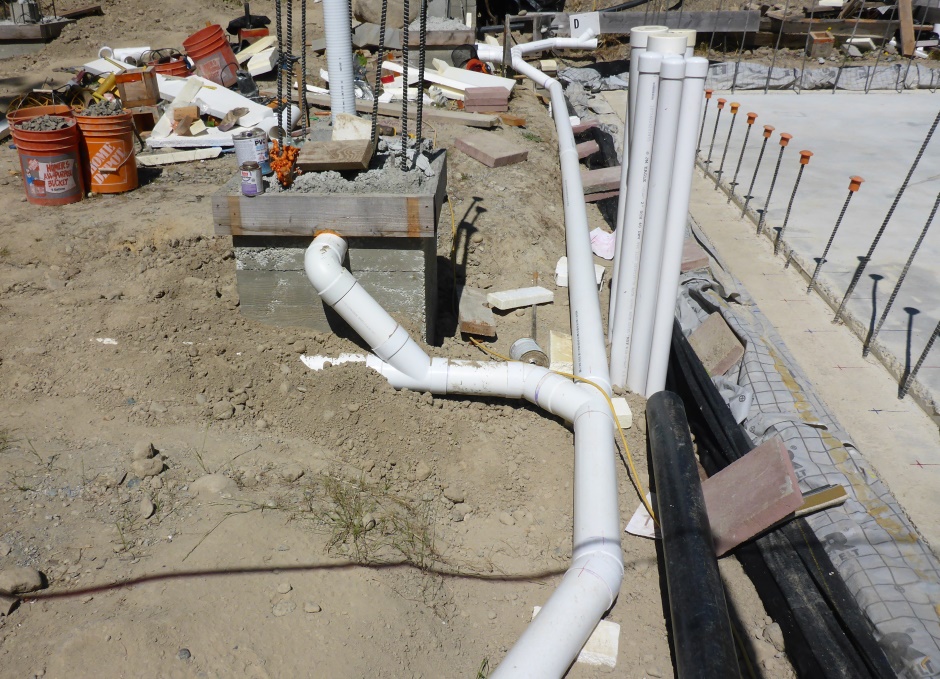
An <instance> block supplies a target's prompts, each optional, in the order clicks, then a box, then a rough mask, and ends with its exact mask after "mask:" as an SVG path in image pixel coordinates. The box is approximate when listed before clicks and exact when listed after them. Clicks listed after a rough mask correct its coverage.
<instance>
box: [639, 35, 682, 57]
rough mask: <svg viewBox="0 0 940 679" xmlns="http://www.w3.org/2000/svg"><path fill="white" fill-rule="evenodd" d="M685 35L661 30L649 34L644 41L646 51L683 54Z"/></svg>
mask: <svg viewBox="0 0 940 679" xmlns="http://www.w3.org/2000/svg"><path fill="white" fill-rule="evenodd" d="M686 42H687V41H686V37H685V36H684V35H675V32H674V31H663V32H662V33H655V34H653V35H651V36H649V40H648V41H647V43H646V51H647V52H659V53H660V54H678V55H683V54H685V43H686Z"/></svg>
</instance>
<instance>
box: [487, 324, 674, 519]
mask: <svg viewBox="0 0 940 679" xmlns="http://www.w3.org/2000/svg"><path fill="white" fill-rule="evenodd" d="M470 342H471V343H472V344H473V346H475V347H476V348H477V349H482V350H483V351H484V352H486V353H487V354H489V355H490V356H494V357H496V358H498V359H500V360H501V361H509V362H511V361H512V360H513V359H511V358H509V357H508V356H503V355H502V354H498V353H496V352H495V351H493V350H492V349H489V348H487V347H485V346H484V345H483V343H482V342H480V341H479V340H478V339H476V338H475V337H471V338H470ZM551 372H553V373H555V374H556V375H561V376H562V377H567V378H568V379H571V380H574V381H575V382H584V383H585V384H590V385H591V386H592V387H594V388H595V389H597V390H598V391H599V392H600V393H601V396H603V397H604V400H605V401H607V407H608V408H610V414H611V415H612V416H613V418H614V422H615V423H616V422H617V410H616V409H615V408H614V402H613V401H611V400H610V396H608V395H607V392H606V391H604V389H603V387H601V386H600V385H599V384H597V383H595V382H592V381H591V380H589V379H587V378H586V377H580V376H578V375H572V374H571V373H566V372H562V371H560V370H552V371H551ZM616 429H617V433H618V434H620V442H621V443H622V444H623V450H624V452H625V453H626V457H627V466H628V467H629V471H628V476H629V477H630V480H631V481H632V482H633V486H634V489H635V490H636V492H637V494H638V495H639V496H640V502H642V503H643V506H644V507H646V511H648V512H649V515H650V518H651V519H653V522H654V523H656V525H659V522H658V521H657V520H656V514H655V513H654V512H653V508H652V507H651V506H650V503H649V501H648V500H647V499H646V490H645V489H644V488H643V482H642V481H640V475H639V474H638V473H637V471H636V466H635V465H634V464H633V455H632V454H631V453H630V446H628V445H627V439H626V437H625V436H624V435H623V429H621V428H620V425H619V423H618V424H617V426H616Z"/></svg>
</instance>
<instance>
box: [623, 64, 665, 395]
mask: <svg viewBox="0 0 940 679" xmlns="http://www.w3.org/2000/svg"><path fill="white" fill-rule="evenodd" d="M639 62H640V63H639V67H640V70H639V76H638V78H637V88H636V89H637V104H636V111H635V113H636V120H635V121H634V126H633V140H632V143H631V145H630V170H629V173H628V176H627V199H626V204H625V208H624V221H623V225H622V226H621V227H618V231H619V230H622V231H623V238H622V240H621V243H620V249H619V250H618V251H617V253H616V254H617V259H618V261H619V262H620V276H619V278H618V280H617V281H616V286H617V287H616V288H614V289H612V290H611V292H610V299H611V304H612V305H616V306H615V308H614V314H613V316H614V317H613V321H612V323H611V332H610V379H611V383H612V384H614V385H616V386H618V387H622V386H625V385H626V383H627V357H628V356H629V354H630V336H631V333H632V332H633V303H634V293H635V292H636V278H637V272H638V271H639V268H640V248H641V245H642V242H643V221H644V219H645V217H646V189H647V185H648V183H649V172H650V161H651V159H652V154H653V131H654V129H655V126H656V103H657V101H658V99H659V69H660V68H661V67H662V63H663V57H662V55H661V54H655V53H652V52H644V53H643V54H641V55H640V58H639Z"/></svg>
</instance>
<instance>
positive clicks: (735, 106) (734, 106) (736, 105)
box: [731, 101, 741, 115]
mask: <svg viewBox="0 0 940 679" xmlns="http://www.w3.org/2000/svg"><path fill="white" fill-rule="evenodd" d="M739 108H741V104H739V103H738V102H736V101H732V102H731V115H737V114H738V109H739Z"/></svg>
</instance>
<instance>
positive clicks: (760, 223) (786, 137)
mask: <svg viewBox="0 0 940 679" xmlns="http://www.w3.org/2000/svg"><path fill="white" fill-rule="evenodd" d="M792 138H793V135H792V134H787V133H786V132H781V133H780V153H779V154H778V155H777V165H776V167H774V175H773V177H771V178H770V188H769V189H767V200H765V201H764V209H763V210H761V213H760V218H759V219H758V220H757V235H758V236H759V235H761V232H762V231H763V230H764V220H765V219H767V209H768V208H769V207H770V197H771V196H773V194H774V186H775V185H776V184H777V175H779V174H780V162H781V161H782V160H783V152H784V151H786V150H787V144H789V143H790V140H791V139H792Z"/></svg>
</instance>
